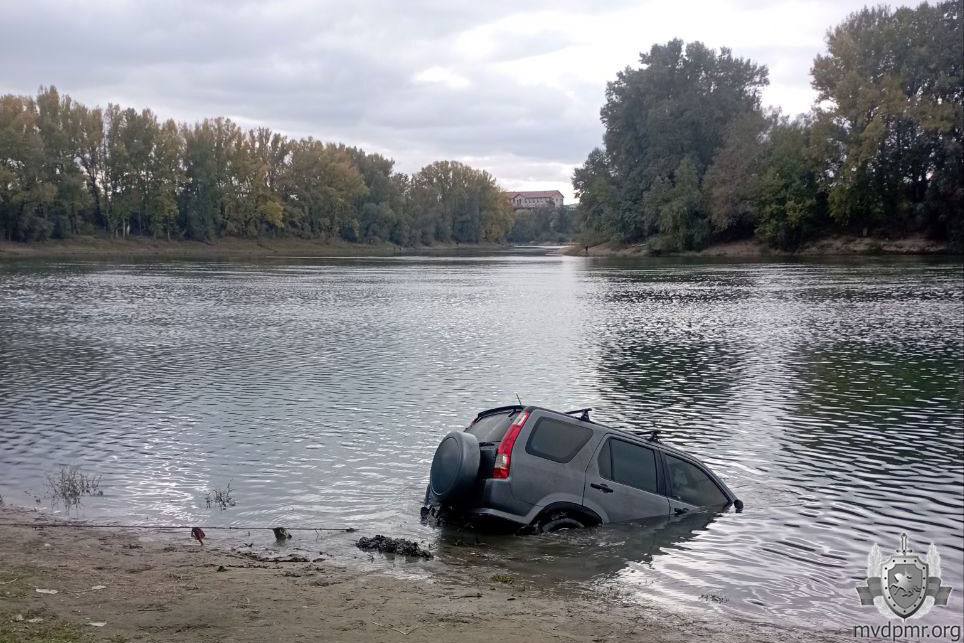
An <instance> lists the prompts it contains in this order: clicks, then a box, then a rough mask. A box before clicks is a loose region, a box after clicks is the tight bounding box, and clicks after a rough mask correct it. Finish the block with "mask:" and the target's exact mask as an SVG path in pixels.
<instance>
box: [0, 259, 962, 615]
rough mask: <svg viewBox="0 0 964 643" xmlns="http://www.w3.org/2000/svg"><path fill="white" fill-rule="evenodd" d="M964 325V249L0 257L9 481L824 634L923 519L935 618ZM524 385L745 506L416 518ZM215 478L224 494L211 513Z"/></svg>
mask: <svg viewBox="0 0 964 643" xmlns="http://www.w3.org/2000/svg"><path fill="white" fill-rule="evenodd" d="M962 328H964V279H962V266H961V264H960V263H955V262H936V261H927V262H925V261H915V260H861V261H853V262H844V263H828V262H809V263H732V262H727V263H713V262H706V261H701V262H685V261H681V260H678V259H677V260H672V261H670V260H617V259H598V258H579V257H563V256H559V255H554V254H546V253H545V252H543V251H538V250H536V251H529V252H521V253H506V254H495V255H488V256H462V257H397V258H380V259H370V258H366V259H330V260H298V259H291V260H285V261H275V262H271V263H261V264H256V263H183V262H182V263H94V262H66V261H58V262H53V261H48V262H6V263H0V495H2V496H3V498H4V499H5V500H6V501H7V502H12V503H17V504H22V505H34V504H39V505H40V506H43V507H46V508H48V509H50V510H57V507H56V505H54V504H53V503H52V501H51V500H50V499H49V498H48V497H47V495H46V494H45V483H44V480H45V477H46V475H48V474H50V473H53V472H56V471H57V469H58V468H59V466H60V465H64V464H70V465H80V466H81V467H82V468H83V469H84V470H86V471H89V472H91V473H96V474H99V475H101V476H102V482H101V490H102V491H103V496H98V497H91V498H85V499H84V500H83V502H82V505H81V507H80V508H79V509H77V510H74V514H73V515H77V516H79V517H80V518H83V519H87V520H102V521H117V522H140V521H148V522H152V523H163V524H197V523H201V524H234V525H250V524H255V525H275V524H282V525H333V526H341V525H346V526H354V527H357V528H358V529H359V531H360V533H364V534H373V533H376V532H377V533H390V534H392V535H403V536H409V537H414V538H417V539H418V540H420V541H421V542H423V543H425V544H427V545H429V546H430V547H431V548H432V549H433V550H435V552H436V554H437V555H436V559H435V561H433V562H431V563H425V564H422V563H405V564H404V565H407V567H406V569H409V570H417V571H418V572H419V573H424V574H428V575H431V574H434V573H437V572H440V571H441V570H443V568H446V567H447V568H448V569H449V570H451V569H452V568H454V567H458V566H462V567H464V566H465V565H475V566H477V567H479V566H481V568H482V569H486V566H491V569H493V570H495V571H501V572H504V573H509V574H511V575H514V576H516V577H518V578H521V579H522V580H523V581H525V582H544V583H551V584H555V585H560V586H563V587H569V586H571V587H574V588H577V589H579V588H581V589H589V590H591V591H613V592H617V593H619V594H621V595H623V596H624V597H627V598H628V599H630V600H638V601H640V602H646V603H651V604H655V605H658V606H662V607H665V608H667V609H674V610H682V611H684V612H688V613H707V614H709V615H711V616H713V615H716V616H720V615H722V616H732V617H737V618H745V619H751V620H761V621H768V622H773V621H778V622H783V623H788V624H797V625H806V626H815V627H846V626H848V625H849V624H851V623H856V622H874V621H876V622H880V621H881V619H880V617H879V615H877V612H876V610H875V609H874V608H872V607H870V608H867V607H861V606H859V604H858V601H857V594H856V591H855V590H854V587H855V586H856V585H857V584H858V583H859V582H861V581H862V580H863V578H864V576H865V567H866V558H867V554H868V551H869V549H870V546H871V545H872V544H873V543H874V542H877V543H879V545H880V547H881V549H882V550H883V551H884V552H885V554H886V553H888V552H892V551H893V550H894V549H895V548H896V547H897V544H898V542H899V538H900V534H901V532H906V533H907V534H908V536H909V538H910V542H911V546H912V547H914V549H916V550H917V551H921V552H923V551H926V549H927V546H928V545H929V544H930V543H932V542H933V543H934V544H936V545H937V547H938V550H939V552H940V554H941V557H942V572H943V577H944V584H945V585H947V584H949V585H951V586H953V587H954V588H955V589H954V592H952V595H951V596H952V598H951V604H950V606H949V607H948V608H947V609H944V608H934V609H933V610H932V611H931V613H930V614H928V615H927V616H926V617H925V618H924V619H923V622H926V623H929V622H933V623H941V622H948V619H951V620H952V621H953V619H956V618H958V617H957V616H951V615H952V614H958V613H959V611H960V608H961V592H962V591H964V579H962V576H964V573H962V567H964V542H962V541H964V517H962V516H964V453H962V450H964V419H962V368H964V338H962ZM516 395H519V396H520V397H521V398H522V400H523V401H525V402H526V403H532V404H539V405H542V406H549V407H555V408H562V409H568V408H578V407H584V406H591V407H593V408H594V409H595V410H594V412H593V416H594V419H595V420H596V421H599V422H604V423H611V424H613V425H616V426H627V427H636V428H651V427H657V428H660V429H661V430H663V431H664V439H665V440H666V441H668V442H670V443H672V444H674V445H677V446H680V447H682V448H684V449H687V450H689V451H690V452H692V453H694V454H695V455H697V456H699V457H701V458H702V459H704V460H705V461H706V462H707V463H708V464H710V466H711V467H712V468H713V469H714V470H715V471H716V473H717V474H718V475H720V476H721V477H722V478H723V479H724V480H726V482H727V484H728V485H729V486H730V487H731V488H732V489H733V490H734V491H735V492H736V493H737V495H738V496H740V497H741V498H742V499H743V500H744V502H745V503H746V509H745V511H744V512H743V513H740V514H737V513H734V512H727V513H723V514H718V515H706V516H691V517H689V518H687V519H686V520H683V521H673V522H668V523H662V524H655V525H643V526H604V527H599V528H596V529H591V530H586V531H582V532H577V533H564V534H555V535H552V536H539V537H525V538H520V537H503V536H490V535H481V536H471V538H469V536H467V535H465V534H449V533H442V532H439V531H437V530H433V529H431V528H429V527H425V526H422V525H420V524H419V522H418V509H419V506H420V500H421V496H422V493H423V491H424V488H425V483H426V480H427V475H428V468H429V464H430V462H431V458H432V454H433V452H434V449H435V446H436V445H437V443H438V441H439V439H440V438H441V437H442V436H443V435H444V434H445V433H446V432H448V431H450V430H453V429H457V428H460V427H462V426H464V425H465V424H466V423H467V421H468V420H470V419H471V418H472V417H473V416H474V415H475V413H476V412H477V411H479V410H481V409H484V408H487V407H490V406H496V405H503V404H507V403H512V402H514V401H515V399H516ZM228 482H230V483H231V488H232V490H233V495H234V498H235V500H236V505H235V506H234V507H230V508H228V509H227V510H226V511H220V510H218V509H216V508H212V509H209V508H207V506H206V505H205V501H204V496H205V492H206V491H207V490H208V489H209V488H211V487H223V486H225V485H226V484H227V483H228ZM60 510H61V511H62V508H61V509H60ZM222 533H224V532H222ZM209 535H213V534H209ZM310 538H314V536H308V535H302V536H301V541H300V542H302V543H305V544H308V545H310V546H315V544H317V545H318V547H320V548H322V549H325V550H328V551H329V552H330V551H332V550H334V551H335V552H336V553H337V552H340V553H341V554H342V555H343V556H345V557H351V556H358V555H360V554H359V553H358V552H356V551H355V550H354V549H353V548H352V547H351V546H350V541H349V540H348V539H349V537H341V538H339V537H335V536H326V537H325V538H323V539H322V540H321V541H320V544H318V543H314V544H312V543H311V541H310ZM250 539H251V538H246V540H250ZM467 539H468V540H469V542H468V544H466V541H467ZM365 558H366V559H367V556H365ZM398 564H399V565H400V566H402V564H401V563H398Z"/></svg>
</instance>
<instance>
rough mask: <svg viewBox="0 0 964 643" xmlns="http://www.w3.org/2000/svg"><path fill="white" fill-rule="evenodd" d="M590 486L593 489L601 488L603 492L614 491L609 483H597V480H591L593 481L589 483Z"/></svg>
mask: <svg viewBox="0 0 964 643" xmlns="http://www.w3.org/2000/svg"><path fill="white" fill-rule="evenodd" d="M589 486H590V487H592V488H593V489H599V490H600V491H602V492H603V493H612V492H613V489H612V487H610V486H609V485H606V484H596V483H595V482H591V483H589Z"/></svg>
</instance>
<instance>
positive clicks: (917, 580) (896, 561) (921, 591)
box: [880, 552, 928, 618]
mask: <svg viewBox="0 0 964 643" xmlns="http://www.w3.org/2000/svg"><path fill="white" fill-rule="evenodd" d="M907 553H908V552H905V554H904V555H897V556H894V557H893V558H891V559H890V560H889V561H887V562H886V563H885V564H884V566H883V569H882V570H881V571H882V573H881V579H880V580H881V585H882V587H881V590H882V591H881V593H882V594H883V595H884V601H886V603H887V606H888V607H890V609H891V610H893V612H894V614H897V616H899V617H901V618H907V617H909V616H911V615H912V614H913V613H914V612H916V611H917V610H918V609H919V608H920V606H921V605H923V603H924V596H925V595H926V590H927V573H928V569H927V563H925V562H924V561H922V560H921V559H920V557H919V556H917V555H916V554H910V555H907Z"/></svg>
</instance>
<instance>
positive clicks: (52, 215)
mask: <svg viewBox="0 0 964 643" xmlns="http://www.w3.org/2000/svg"><path fill="white" fill-rule="evenodd" d="M514 223H515V219H514V213H513V211H512V209H511V207H510V206H509V203H508V200H507V198H506V195H505V194H504V192H503V191H502V190H501V189H500V188H499V187H498V186H497V185H496V182H495V179H494V178H493V177H492V176H491V175H490V174H489V173H488V172H485V171H480V170H477V169H473V168H471V167H468V166H467V165H464V164H462V163H458V162H454V161H439V162H436V163H432V164H430V165H427V166H425V167H423V168H422V169H421V170H419V171H418V172H416V173H414V174H412V175H410V176H409V175H406V174H404V173H400V172H396V171H395V169H394V162H393V161H392V160H391V159H388V158H385V157H384V156H381V155H379V154H372V153H367V152H365V151H364V150H361V149H359V148H356V147H348V146H345V145H340V144H333V143H323V142H321V141H318V140H315V139H313V138H310V137H309V138H303V139H293V138H289V137H287V136H285V135H283V134H280V133H278V132H273V131H271V130H270V129H267V128H264V127H259V128H255V129H251V130H248V131H245V130H243V129H242V128H241V127H239V126H238V125H237V124H236V123H234V122H232V121H231V120H230V119H226V118H213V119H205V120H203V121H201V122H199V123H195V124H193V125H188V124H177V123H175V122H174V121H173V120H166V121H161V120H160V119H158V117H157V116H156V115H155V114H154V113H153V112H152V111H151V110H149V109H145V110H142V111H137V110H134V109H124V108H121V107H120V106H118V105H108V106H107V107H106V108H104V109H101V108H88V107H86V106H85V105H82V104H80V103H78V102H76V101H74V100H72V99H71V98H70V97H69V96H61V95H60V94H59V93H58V91H57V89H56V88H54V87H48V88H41V90H40V92H39V93H38V95H37V96H36V97H28V96H16V95H5V96H3V97H0V239H3V240H14V241H36V240H43V239H46V238H49V237H56V238H66V237H70V236H73V235H78V234H98V233H99V234H107V235H110V236H113V237H126V236H128V235H141V236H148V237H154V238H164V239H196V240H203V241H209V240H214V239H217V238H221V237H226V236H235V237H249V238H260V237H264V236H268V237H274V236H279V235H292V236H297V237H304V238H310V239H319V240H323V241H333V240H345V241H350V242H363V243H374V242H383V241H384V242H391V243H395V244H399V245H403V246H411V245H423V244H424V245H429V244H432V243H436V242H441V243H453V242H454V243H479V242H501V241H504V240H505V238H506V237H507V235H508V234H509V232H510V231H511V230H512V227H513V224H514Z"/></svg>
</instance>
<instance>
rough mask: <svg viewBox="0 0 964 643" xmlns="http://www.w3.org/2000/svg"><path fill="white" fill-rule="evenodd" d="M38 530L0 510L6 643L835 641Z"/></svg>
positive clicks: (410, 568)
mask: <svg viewBox="0 0 964 643" xmlns="http://www.w3.org/2000/svg"><path fill="white" fill-rule="evenodd" d="M42 520H44V521H45V520H46V518H45V517H44V516H42V515H41V514H38V513H35V512H28V511H25V510H22V509H17V508H11V507H0V643H8V642H9V643H12V642H14V641H16V642H17V643H21V642H27V641H64V642H68V641H114V642H120V641H141V640H147V641H179V642H180V641H272V640H274V641H295V640H298V641H300V640H312V641H314V640H326V641H400V640H404V641H436V640H443V641H456V640H457V641H466V642H469V641H484V642H486V643H488V642H490V641H493V640H495V641H533V640H539V641H546V640H566V641H630V640H632V641H639V640H647V641H682V640H694V639H697V638H707V639H712V640H717V641H722V642H723V643H727V642H736V641H766V642H768V643H782V642H786V641H808V642H810V641H825V640H838V639H834V638H833V637H832V636H831V635H829V634H827V635H824V634H820V633H817V632H814V631H807V630H799V629H798V630H791V629H788V628H782V627H777V626H768V625H760V624H752V623H747V622H741V621H734V620H733V619H732V618H729V617H725V618H724V617H723V616H720V617H719V619H718V620H715V621H705V620H696V619H692V618H689V617H685V616H681V615H679V614H675V613H666V612H664V611H662V610H658V609H655V608H654V607H653V606H644V605H641V604H639V603H637V602H635V601H631V600H627V599H626V598H620V597H617V596H613V595H609V594H603V595H601V594H600V593H599V592H594V593H593V594H589V595H585V594H574V593H572V592H569V593H567V594H562V593H560V592H556V591H553V590H550V589H546V588H541V587H533V586H531V585H528V584H527V583H525V582H524V581H522V580H521V579H513V578H512V577H507V576H504V575H498V574H493V570H492V568H490V567H488V566H486V565H485V564H479V565H471V566H459V568H458V569H454V568H453V569H452V570H451V571H450V572H449V573H447V574H446V573H434V574H432V575H431V577H426V576H425V570H424V569H421V568H420V567H419V564H418V563H415V562H412V561H407V560H402V559H397V560H395V561H394V568H395V569H397V570H399V571H401V572H402V573H403V574H404V575H403V576H398V575H389V574H386V573H383V572H379V571H374V570H373V566H372V565H368V566H367V567H366V569H364V570H362V569H358V567H360V566H359V565H356V566H355V567H356V569H352V568H350V567H348V566H344V565H340V564H339V563H338V561H337V560H331V559H330V558H329V557H328V556H327V555H325V554H318V558H317V559H316V560H315V561H314V562H272V561H267V560H265V559H264V558H255V557H251V556H250V555H249V556H245V555H243V554H241V553H238V552H233V551H224V550H220V549H218V548H217V546H216V543H217V535H216V534H208V536H209V540H208V542H207V544H205V545H204V546H203V547H202V546H200V545H198V544H197V543H196V542H194V541H192V540H191V539H190V537H189V536H188V534H186V533H185V534H172V535H170V536H167V535H160V534H152V533H145V532H137V533H131V532H126V531H124V530H120V529H116V530H115V529H92V528H51V527H40V526H36V527H34V526H29V527H17V526H9V525H4V524H3V523H14V522H27V523H36V522H38V521H42ZM318 547H319V549H323V543H319V545H318ZM275 553H276V554H279V553H283V552H275ZM376 555H377V554H376ZM377 556H380V555H377ZM413 573H414V574H421V576H416V575H413ZM513 581H514V582H513ZM38 589H43V590H56V593H49V592H38V591H37V590H38ZM839 640H844V639H843V637H841V638H840V639H839Z"/></svg>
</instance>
